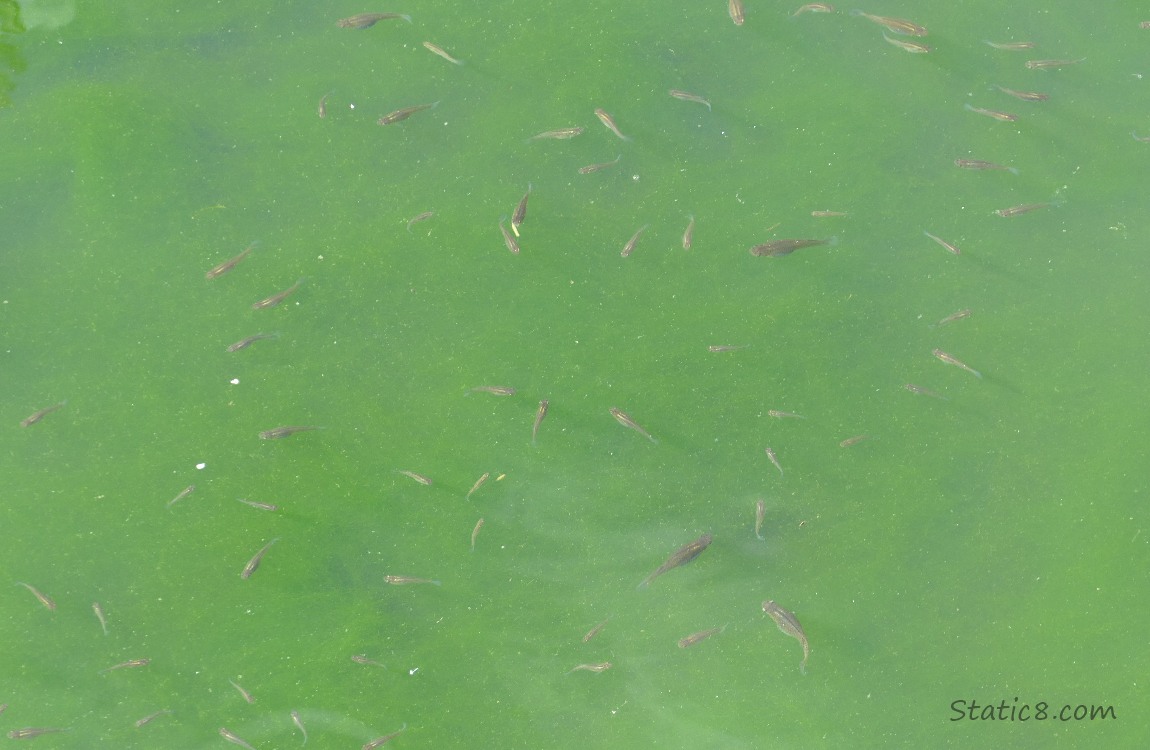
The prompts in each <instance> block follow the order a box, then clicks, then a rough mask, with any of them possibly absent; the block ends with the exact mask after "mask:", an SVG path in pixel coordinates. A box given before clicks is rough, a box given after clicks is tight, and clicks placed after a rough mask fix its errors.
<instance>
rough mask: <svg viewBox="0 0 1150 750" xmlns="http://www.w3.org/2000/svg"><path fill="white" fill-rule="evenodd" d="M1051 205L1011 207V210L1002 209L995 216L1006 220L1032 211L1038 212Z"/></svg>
mask: <svg viewBox="0 0 1150 750" xmlns="http://www.w3.org/2000/svg"><path fill="white" fill-rule="evenodd" d="M1049 205H1050V204H1049V203H1024V204H1022V205H1021V206H1011V207H1010V208H1000V209H998V210H996V211H995V212H994V213H995V215H997V216H1001V217H1002V218H1004V219H1009V218H1010V217H1012V216H1020V215H1022V214H1028V213H1030V212H1031V211H1037V210H1038V209H1040V208H1046V207H1047V206H1049Z"/></svg>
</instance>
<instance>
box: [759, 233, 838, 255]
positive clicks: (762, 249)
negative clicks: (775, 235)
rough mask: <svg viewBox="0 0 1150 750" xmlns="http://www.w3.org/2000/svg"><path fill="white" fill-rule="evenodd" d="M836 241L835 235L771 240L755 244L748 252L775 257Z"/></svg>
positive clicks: (831, 243) (832, 243)
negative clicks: (811, 238)
mask: <svg viewBox="0 0 1150 750" xmlns="http://www.w3.org/2000/svg"><path fill="white" fill-rule="evenodd" d="M837 242H838V238H837V237H831V238H829V239H825V240H772V241H771V242H764V243H763V244H762V245H755V246H754V247H752V248H751V249H750V250H749V251H748V252H750V254H751V255H754V256H756V257H760V258H761V257H763V256H767V257H770V258H776V257H779V256H783V255H790V254H791V253H793V252H794V251H796V250H802V249H803V248H805V247H816V246H818V245H834V244H836V243H837Z"/></svg>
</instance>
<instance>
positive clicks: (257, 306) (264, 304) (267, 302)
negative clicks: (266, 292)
mask: <svg viewBox="0 0 1150 750" xmlns="http://www.w3.org/2000/svg"><path fill="white" fill-rule="evenodd" d="M303 282H304V280H303V279H300V280H299V281H297V282H296V283H294V284H292V285H291V286H289V287H288V288H287V289H285V290H283V291H282V292H278V293H277V294H273V295H272V296H270V297H267V298H265V299H261V300H260V301H259V302H255V303H253V304H252V309H253V310H266V309H267V308H269V307H275V306H276V305H278V304H279V303H281V302H283V301H284V300H285V299H287V296H288V295H289V294H292V293H293V292H295V290H297V289H299V288H300V285H301V284H303Z"/></svg>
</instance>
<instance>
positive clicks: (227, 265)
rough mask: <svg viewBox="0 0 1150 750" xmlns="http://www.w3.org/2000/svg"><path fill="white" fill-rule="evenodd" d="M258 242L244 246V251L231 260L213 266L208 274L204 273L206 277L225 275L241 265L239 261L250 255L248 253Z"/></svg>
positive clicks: (212, 277)
mask: <svg viewBox="0 0 1150 750" xmlns="http://www.w3.org/2000/svg"><path fill="white" fill-rule="evenodd" d="M256 244H257V243H255V242H253V243H252V244H250V245H248V246H247V247H246V248H244V251H243V252H242V253H240V254H239V255H237V256H236V257H234V258H231V259H230V260H225V261H224V262H223V263H221V264H219V265H218V266H216V267H214V268H212V270H210V271H208V272H207V273H206V274H204V276H205V277H206V278H209V279H214V278H216V277H218V276H223V275H224V274H225V273H227V272H228V271H230V270H232V269H233V268H235V267H236V266H237V265H239V262H240V261H241V260H243V259H244V258H246V257H248V253H250V252H251V251H252V248H253V247H255V246H256Z"/></svg>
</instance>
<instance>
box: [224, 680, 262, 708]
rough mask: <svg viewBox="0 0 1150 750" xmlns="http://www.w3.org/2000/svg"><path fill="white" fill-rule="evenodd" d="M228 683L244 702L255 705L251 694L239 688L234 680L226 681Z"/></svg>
mask: <svg viewBox="0 0 1150 750" xmlns="http://www.w3.org/2000/svg"><path fill="white" fill-rule="evenodd" d="M228 682H230V683H232V687H234V688H235V689H236V690H237V691H238V692H239V694H240V695H241V696H243V699H244V700H245V701H247V702H248V703H255V702H256V699H255V698H253V697H252V694H251V693H249V692H248V691H247V690H244V689H243V688H242V687H240V686H239V685H238V684H237V683H236V681H235V680H228Z"/></svg>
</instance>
